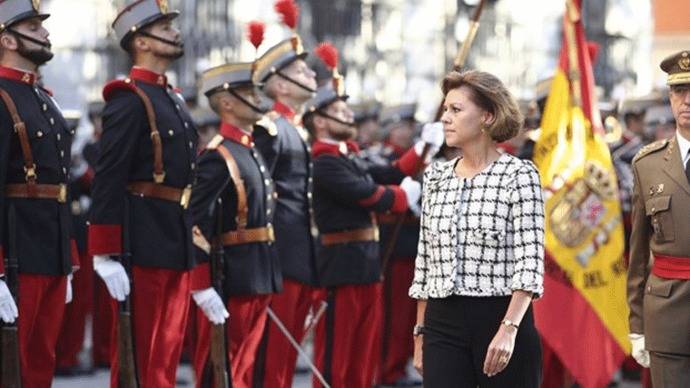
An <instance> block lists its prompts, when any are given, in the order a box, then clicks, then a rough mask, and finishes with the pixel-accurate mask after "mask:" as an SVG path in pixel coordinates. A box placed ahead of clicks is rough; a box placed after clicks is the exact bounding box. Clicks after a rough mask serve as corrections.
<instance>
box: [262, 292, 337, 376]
mask: <svg viewBox="0 0 690 388" xmlns="http://www.w3.org/2000/svg"><path fill="white" fill-rule="evenodd" d="M325 297H326V291H325V290H324V289H321V288H315V287H312V286H308V285H306V284H302V283H299V282H296V281H294V280H290V279H284V280H283V291H282V292H281V293H280V294H276V295H274V296H273V299H272V300H271V309H273V312H274V313H275V314H276V316H277V317H278V319H280V321H281V322H282V323H283V324H284V325H285V327H286V328H287V329H288V331H289V332H290V334H291V335H292V337H293V338H294V339H295V340H296V341H297V342H298V343H301V342H302V339H303V338H304V335H305V334H306V332H305V330H304V329H305V327H304V323H305V322H304V321H305V320H306V318H307V315H308V314H309V311H310V310H311V311H313V313H314V314H316V311H318V310H319V308H320V305H321V303H322V302H323V301H324V299H325ZM321 318H323V315H322V317H321ZM267 325H268V328H267V330H266V332H265V336H266V337H267V338H264V339H263V341H264V342H265V343H266V348H265V355H266V356H265V362H266V364H265V367H264V388H291V387H292V377H293V375H294V374H295V365H296V363H297V351H296V350H295V348H293V347H292V345H291V344H290V342H289V341H288V340H287V338H285V335H284V334H283V333H282V332H281V331H280V329H278V326H277V325H276V324H275V323H273V321H271V320H269V322H268V324H267Z"/></svg>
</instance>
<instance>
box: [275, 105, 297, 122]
mask: <svg viewBox="0 0 690 388" xmlns="http://www.w3.org/2000/svg"><path fill="white" fill-rule="evenodd" d="M273 110H274V111H276V112H278V113H280V115H281V116H283V117H285V118H286V119H288V120H292V119H294V118H295V115H296V113H295V111H294V110H292V108H290V107H289V106H287V105H285V104H283V103H282V102H280V101H276V102H275V103H274V104H273Z"/></svg>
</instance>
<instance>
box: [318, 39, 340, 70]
mask: <svg viewBox="0 0 690 388" xmlns="http://www.w3.org/2000/svg"><path fill="white" fill-rule="evenodd" d="M314 53H315V54H316V55H317V56H318V57H319V58H320V59H321V60H322V61H323V63H325V64H326V66H328V69H329V70H335V69H337V68H338V49H337V48H335V46H333V45H332V44H330V43H327V42H324V43H321V44H320V45H318V46H317V47H316V49H314Z"/></svg>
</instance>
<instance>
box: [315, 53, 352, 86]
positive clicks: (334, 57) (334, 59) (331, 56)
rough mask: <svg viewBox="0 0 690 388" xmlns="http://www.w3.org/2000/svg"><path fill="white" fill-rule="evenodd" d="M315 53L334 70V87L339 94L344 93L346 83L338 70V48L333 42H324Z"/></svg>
mask: <svg viewBox="0 0 690 388" xmlns="http://www.w3.org/2000/svg"><path fill="white" fill-rule="evenodd" d="M314 53H315V54H316V56H318V57H319V58H320V59H321V60H322V61H323V63H324V64H326V67H328V69H329V70H331V71H332V72H333V89H334V90H335V91H336V93H337V94H338V95H339V96H342V95H344V94H345V84H344V83H343V76H341V75H340V73H339V72H338V57H339V55H338V49H337V48H335V46H333V45H332V44H330V43H327V42H324V43H321V44H320V45H318V46H317V47H316V49H315V50H314Z"/></svg>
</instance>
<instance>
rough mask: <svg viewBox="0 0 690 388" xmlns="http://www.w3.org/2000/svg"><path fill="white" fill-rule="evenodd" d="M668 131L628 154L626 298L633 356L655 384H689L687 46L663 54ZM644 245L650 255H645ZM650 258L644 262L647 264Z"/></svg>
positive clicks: (689, 103) (689, 55)
mask: <svg viewBox="0 0 690 388" xmlns="http://www.w3.org/2000/svg"><path fill="white" fill-rule="evenodd" d="M661 69H662V70H664V71H665V72H666V73H668V81H667V84H668V85H669V86H670V93H669V97H670V102H671V109H672V110H673V116H674V117H675V119H676V133H675V134H674V135H673V136H672V137H670V138H668V139H664V140H659V141H657V142H654V143H652V144H649V145H648V146H645V147H644V148H642V149H641V150H640V152H639V153H638V154H637V156H636V157H635V159H634V160H633V173H634V177H635V188H634V192H633V214H632V233H631V238H630V245H631V246H630V268H629V272H628V303H629V304H630V332H631V334H630V339H631V341H632V345H633V357H635V359H636V360H637V361H638V362H639V363H640V364H641V365H643V366H645V367H647V366H651V372H652V383H653V385H654V387H655V388H664V387H687V386H688V384H690V243H689V241H690V216H688V215H690V50H688V51H682V52H680V53H677V54H675V55H672V56H670V57H668V58H666V59H665V60H664V61H663V62H662V63H661ZM650 251H651V254H650ZM650 263H651V265H650Z"/></svg>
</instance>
